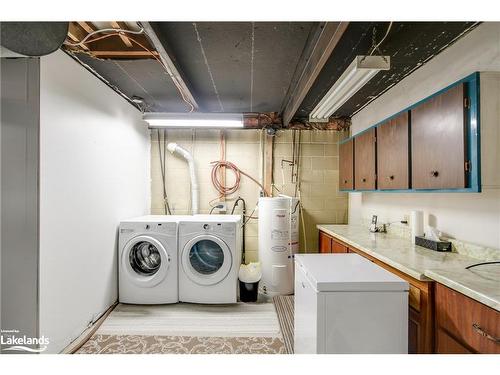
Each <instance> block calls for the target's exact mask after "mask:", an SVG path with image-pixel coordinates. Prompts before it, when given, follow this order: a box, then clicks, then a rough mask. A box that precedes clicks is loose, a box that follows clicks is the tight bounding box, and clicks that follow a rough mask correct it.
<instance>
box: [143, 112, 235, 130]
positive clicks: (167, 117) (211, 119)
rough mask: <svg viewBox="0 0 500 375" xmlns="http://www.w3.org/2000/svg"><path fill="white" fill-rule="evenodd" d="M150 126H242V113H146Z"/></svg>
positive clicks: (144, 117)
mask: <svg viewBox="0 0 500 375" xmlns="http://www.w3.org/2000/svg"><path fill="white" fill-rule="evenodd" d="M142 119H143V120H144V121H146V122H147V123H148V124H149V128H152V129H154V128H242V127H243V115H242V114H241V113H199V112H196V113H154V112H149V113H144V115H143V116H142Z"/></svg>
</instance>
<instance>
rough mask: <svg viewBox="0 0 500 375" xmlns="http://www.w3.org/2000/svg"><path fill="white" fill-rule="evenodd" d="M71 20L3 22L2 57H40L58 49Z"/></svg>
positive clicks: (1, 27) (0, 24)
mask: <svg viewBox="0 0 500 375" xmlns="http://www.w3.org/2000/svg"><path fill="white" fill-rule="evenodd" d="M68 27H69V22H1V23H0V32H1V34H0V44H1V47H2V48H1V51H0V53H1V54H0V56H1V57H39V56H45V55H48V54H50V53H52V52H55V51H57V50H58V49H59V48H60V47H61V46H62V44H63V43H64V40H65V39H66V35H67V34H68Z"/></svg>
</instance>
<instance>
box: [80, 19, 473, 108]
mask: <svg viewBox="0 0 500 375" xmlns="http://www.w3.org/2000/svg"><path fill="white" fill-rule="evenodd" d="M388 24H389V23H388V22H382V23H374V22H352V23H350V24H349V26H348V28H347V30H346V31H345V33H344V34H343V36H342V38H341V40H340V41H339V43H338V44H337V46H336V47H335V49H334V51H333V53H332V55H331V56H330V58H329V60H328V61H327V63H326V65H325V66H324V68H323V69H322V71H321V73H320V75H319V77H318V78H317V79H316V81H315V83H314V85H313V86H312V88H311V90H310V91H309V93H308V95H307V96H306V97H305V99H304V100H303V102H302V104H301V106H300V107H299V110H298V111H297V113H296V116H295V117H296V118H307V117H308V115H309V112H310V111H311V110H312V109H313V108H314V106H315V105H316V104H317V103H318V102H319V100H320V99H321V98H322V97H323V95H324V94H325V93H326V92H327V91H328V90H329V88H330V87H331V86H332V85H333V83H334V82H335V81H336V80H337V79H338V77H339V76H340V75H341V74H342V72H343V71H344V70H345V69H346V67H347V66H348V65H349V64H350V63H351V62H352V60H353V59H354V57H355V56H356V55H361V54H366V53H368V52H369V51H370V49H371V46H372V35H373V33H372V31H373V29H374V28H375V29H376V34H375V37H376V40H377V41H378V40H380V39H381V38H382V36H383V35H384V34H385V31H386V30H387V26H388ZM151 25H152V26H153V28H154V30H155V31H156V33H157V34H158V37H159V39H160V40H161V42H162V43H163V44H164V45H165V47H166V49H167V50H168V52H169V55H170V56H171V58H172V59H173V60H174V61H175V62H176V64H177V66H178V67H179V68H180V70H181V72H182V74H183V77H184V79H185V80H186V81H187V83H188V84H189V86H190V88H191V89H192V91H193V96H194V97H195V99H196V101H197V102H198V104H199V106H200V111H205V112H279V111H280V110H281V109H282V105H283V102H284V99H285V95H286V93H287V91H288V89H289V86H290V84H291V81H292V78H293V76H294V73H295V69H296V67H297V65H298V62H299V58H300V56H301V54H302V52H303V50H304V48H305V46H306V42H307V40H308V37H309V35H310V33H313V32H314V30H315V28H316V27H317V25H318V24H317V23H314V22H254V23H251V22H201V23H200V22H198V23H192V22H154V23H151ZM473 26H475V23H473V22H395V23H394V24H393V25H392V28H391V31H390V33H389V34H388V36H387V38H386V39H385V40H384V42H383V43H382V44H381V46H380V50H381V51H382V53H384V54H387V55H390V56H391V70H389V71H385V72H380V73H378V74H377V75H376V76H375V77H374V78H373V79H372V80H371V81H370V82H369V83H368V84H367V85H365V86H364V87H363V88H362V89H361V90H360V91H359V92H358V93H357V94H356V95H354V96H353V97H352V98H351V99H350V100H349V101H347V102H346V103H345V104H344V105H343V106H342V107H341V108H340V109H339V110H338V111H337V113H336V114H335V115H344V116H351V115H352V114H354V113H356V112H357V111H359V110H360V109H361V108H362V107H363V106H364V105H366V104H367V103H368V102H370V101H371V100H373V99H374V98H376V97H377V96H379V95H381V93H383V92H384V91H386V90H387V89H388V88H390V87H391V86H393V85H394V84H396V83H397V82H399V81H400V80H401V79H403V78H404V77H405V76H407V75H408V74H410V73H411V72H412V71H414V70H415V69H417V68H418V67H419V66H422V65H423V64H424V63H425V62H426V61H428V60H429V59H431V58H432V57H433V56H435V55H436V54H438V53H439V52H441V51H442V50H443V49H444V48H446V47H447V46H449V45H450V44H451V43H453V42H454V41H455V40H457V39H458V38H459V37H461V36H462V35H463V34H464V33H466V32H467V31H469V30H470V29H471V28H472V27H473ZM76 56H77V57H78V58H79V59H80V60H81V61H82V62H84V63H85V64H87V65H89V66H90V67H91V68H92V69H94V70H95V71H96V72H97V73H98V74H99V75H100V76H102V78H104V80H106V81H107V83H109V84H110V86H112V87H114V88H117V89H119V90H120V91H121V92H122V93H124V94H125V95H126V96H128V97H132V96H139V97H142V98H144V100H145V102H146V103H147V110H150V111H169V112H180V111H185V110H186V105H185V103H184V102H183V101H182V100H181V98H180V95H179V93H178V91H177V89H176V88H175V86H174V85H173V84H172V81H171V80H170V78H169V77H168V75H167V74H166V72H165V71H164V70H163V69H162V67H161V66H160V64H158V62H156V61H155V60H153V59H143V60H140V59H137V60H123V59H122V60H102V59H96V58H93V57H90V56H88V55H85V54H77V55H76Z"/></svg>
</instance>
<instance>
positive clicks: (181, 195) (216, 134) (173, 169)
mask: <svg viewBox="0 0 500 375" xmlns="http://www.w3.org/2000/svg"><path fill="white" fill-rule="evenodd" d="M165 134H166V141H167V143H168V142H176V143H178V144H179V145H181V146H182V147H185V148H186V149H187V150H189V151H191V152H192V153H193V156H194V159H195V162H196V168H197V176H198V181H199V185H200V213H209V211H210V209H211V205H210V202H212V204H213V203H215V202H216V201H217V200H218V199H217V197H218V193H217V191H216V190H215V188H214V187H213V185H212V182H211V177H210V175H211V170H212V166H211V164H210V162H212V161H215V160H219V159H220V155H221V149H220V131H219V130H198V129H197V130H194V131H193V130H178V129H174V130H171V129H169V130H166V131H165ZM225 135H226V160H228V161H231V162H232V163H234V164H236V165H237V166H238V167H239V168H240V169H242V170H243V171H245V172H246V173H248V174H250V175H251V176H253V177H254V178H256V179H258V180H260V179H261V174H260V171H261V157H260V155H261V144H260V140H261V137H264V134H263V133H262V131H260V130H228V131H226V132H225ZM162 136H163V133H162ZM343 136H344V135H343V134H342V133H339V132H335V131H302V132H301V144H302V148H301V158H300V159H301V164H300V178H301V197H302V200H303V205H304V222H305V224H306V238H307V250H308V252H316V251H317V246H318V245H317V240H318V238H317V237H318V234H317V230H316V224H318V223H345V222H346V221H347V206H348V203H347V194H345V193H339V192H338V141H339V139H340V138H341V137H343ZM160 142H163V138H161V141H160ZM158 145H159V143H158V135H157V131H156V130H152V131H151V213H152V214H164V208H163V193H162V183H161V170H160V159H159V148H158ZM162 145H163V143H162ZM291 158H292V131H288V130H287V131H280V132H278V133H277V135H276V139H275V146H274V171H273V172H274V185H275V187H276V188H277V189H276V188H275V189H273V192H274V195H277V194H279V191H278V189H279V190H283V192H284V193H285V194H288V195H293V194H294V190H295V187H294V185H293V184H291V182H290V178H291V167H289V166H288V165H284V168H283V175H284V178H285V184H284V186H282V171H281V160H282V159H291ZM226 178H227V183H228V184H232V183H233V182H234V176H233V173H232V172H230V171H228V172H227V173H226ZM165 181H166V189H167V195H168V200H169V204H170V208H171V210H172V213H173V214H178V215H182V214H189V212H190V189H189V187H190V185H189V172H188V168H187V164H186V162H185V161H184V160H182V159H180V158H178V157H176V156H175V155H171V154H170V153H168V152H167V155H166V176H165ZM259 192H260V188H259V187H258V186H257V184H255V183H254V182H253V181H251V180H250V179H248V178H247V177H245V176H242V178H241V184H240V190H239V191H238V192H236V193H235V194H233V195H232V196H230V197H228V198H227V199H226V202H227V205H228V213H229V211H230V210H231V208H232V206H233V204H234V201H235V200H236V198H237V197H238V196H241V197H242V198H244V199H245V201H246V203H247V214H249V213H251V212H252V210H253V209H254V208H255V206H256V204H257V201H258V198H259ZM235 213H240V211H239V210H236V211H235ZM254 215H256V216H258V213H256V214H254ZM257 226H258V223H257V220H250V221H248V223H247V226H246V232H245V234H246V242H245V245H246V259H247V261H255V260H257V259H258V232H257ZM301 249H304V236H303V233H302V229H301Z"/></svg>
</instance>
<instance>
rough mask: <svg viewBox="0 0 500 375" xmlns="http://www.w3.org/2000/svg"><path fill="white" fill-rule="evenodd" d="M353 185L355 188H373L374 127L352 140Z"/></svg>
mask: <svg viewBox="0 0 500 375" xmlns="http://www.w3.org/2000/svg"><path fill="white" fill-rule="evenodd" d="M354 186H355V187H356V190H374V189H375V128H370V129H368V130H367V131H365V132H363V133H361V134H360V135H359V136H357V137H356V138H355V140H354Z"/></svg>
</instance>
